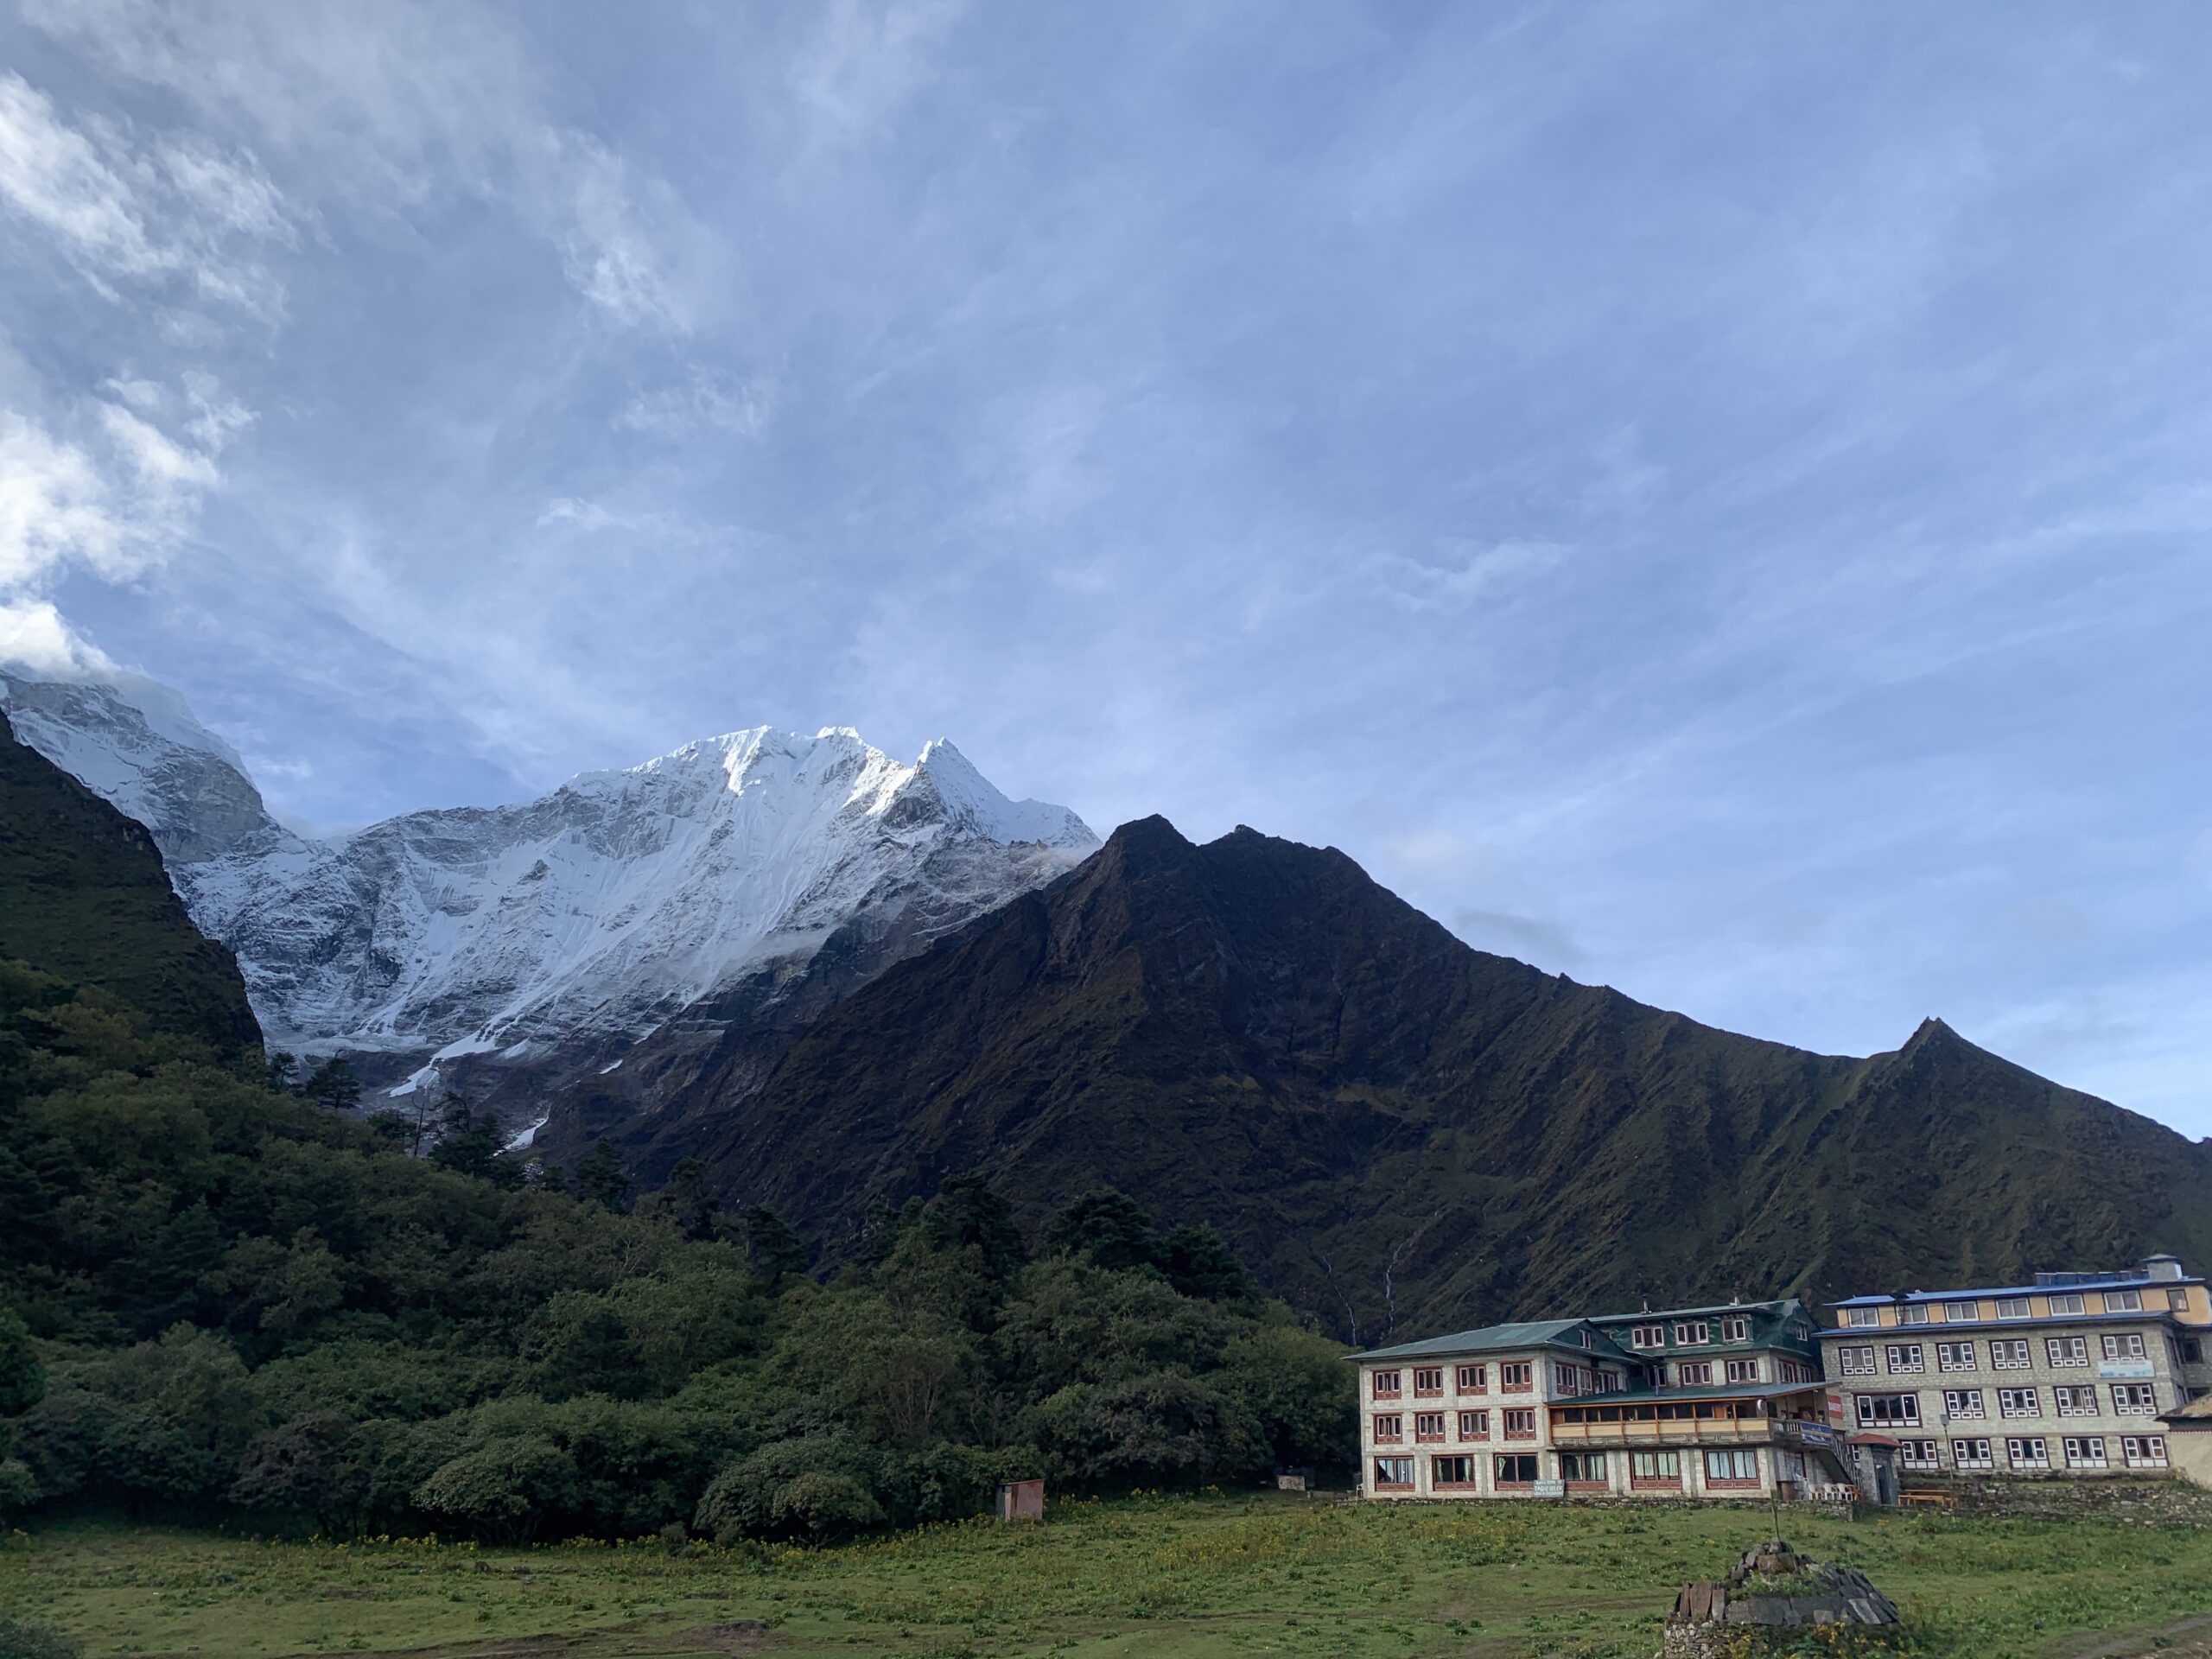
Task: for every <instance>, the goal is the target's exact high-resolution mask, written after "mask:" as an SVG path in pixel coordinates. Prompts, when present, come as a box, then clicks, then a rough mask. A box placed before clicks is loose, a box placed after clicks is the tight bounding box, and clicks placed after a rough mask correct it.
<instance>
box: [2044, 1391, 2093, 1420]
mask: <svg viewBox="0 0 2212 1659" xmlns="http://www.w3.org/2000/svg"><path fill="white" fill-rule="evenodd" d="M2050 1393H2051V1397H2052V1398H2053V1399H2054V1400H2056V1402H2058V1414H2059V1415H2060V1416H2062V1417H2094V1416H2095V1415H2096V1414H2097V1391H2096V1390H2095V1389H2093V1388H2091V1387H2090V1386H2089V1385H2088V1383H2082V1385H2081V1386H2080V1387H2078V1388H2069V1387H2068V1386H2067V1385H2066V1384H2065V1383H2060V1384H2059V1385H2058V1386H2057V1387H2056V1388H2055V1389H2052V1390H2051V1391H2050Z"/></svg>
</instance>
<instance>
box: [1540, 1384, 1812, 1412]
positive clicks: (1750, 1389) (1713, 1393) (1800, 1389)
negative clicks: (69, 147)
mask: <svg viewBox="0 0 2212 1659" xmlns="http://www.w3.org/2000/svg"><path fill="white" fill-rule="evenodd" d="M1826 1387H1827V1383H1709V1384H1703V1385H1700V1386H1699V1387H1697V1388H1694V1389H1615V1390H1614V1391H1613V1392H1612V1393H1611V1394H1582V1395H1575V1397H1574V1398H1573V1399H1572V1400H1548V1401H1546V1402H1544V1403H1545V1404H1546V1405H1547V1406H1549V1407H1550V1408H1552V1409H1554V1410H1557V1409H1558V1408H1560V1407H1561V1406H1654V1405H1661V1406H1663V1405H1677V1404H1680V1403H1681V1402H1686V1401H1687V1402H1698V1401H1703V1400H1753V1399H1764V1400H1771V1399H1773V1398H1774V1397H1775V1396H1777V1395H1784V1394H1813V1393H1816V1392H1818V1391H1819V1390H1821V1389H1825V1388H1826Z"/></svg>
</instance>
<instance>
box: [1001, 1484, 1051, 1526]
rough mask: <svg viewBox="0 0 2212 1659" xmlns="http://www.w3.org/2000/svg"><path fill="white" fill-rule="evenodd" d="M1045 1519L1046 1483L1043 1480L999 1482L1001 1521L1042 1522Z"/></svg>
mask: <svg viewBox="0 0 2212 1659" xmlns="http://www.w3.org/2000/svg"><path fill="white" fill-rule="evenodd" d="M1044 1518H1045V1483H1044V1482H1043V1481H1041V1480H1002V1481H1001V1482H999V1519H1000V1520H1001V1521H1042V1520H1043V1519H1044Z"/></svg>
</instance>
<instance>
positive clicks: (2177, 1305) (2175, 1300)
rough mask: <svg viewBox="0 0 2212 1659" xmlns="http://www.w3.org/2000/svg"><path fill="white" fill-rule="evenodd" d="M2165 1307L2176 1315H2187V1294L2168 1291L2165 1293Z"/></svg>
mask: <svg viewBox="0 0 2212 1659" xmlns="http://www.w3.org/2000/svg"><path fill="white" fill-rule="evenodd" d="M2166 1306H2168V1307H2169V1308H2171V1310H2172V1311H2173V1312H2175V1313H2188V1312H2189V1293H2188V1292H2187V1291H2185V1290H2170V1291H2168V1292H2167V1293H2166Z"/></svg>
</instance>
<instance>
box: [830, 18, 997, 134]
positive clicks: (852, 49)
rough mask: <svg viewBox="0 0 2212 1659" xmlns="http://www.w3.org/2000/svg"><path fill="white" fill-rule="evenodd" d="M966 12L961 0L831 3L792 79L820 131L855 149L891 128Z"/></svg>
mask: <svg viewBox="0 0 2212 1659" xmlns="http://www.w3.org/2000/svg"><path fill="white" fill-rule="evenodd" d="M965 10H967V7H966V5H965V3H964V0H835V3H833V4H831V5H830V6H829V7H828V8H827V10H826V11H825V12H824V13H823V18H822V26H821V29H820V31H819V32H818V33H817V35H816V36H815V38H814V41H813V43H812V45H811V47H810V48H809V49H808V51H807V52H806V53H805V54H804V55H803V56H802V57H801V58H800V59H799V60H798V64H797V65H796V66H795V67H794V68H793V70H792V72H791V90H792V91H793V92H795V93H797V95H798V99H799V101H800V103H801V104H802V105H804V107H805V108H806V109H807V110H808V111H810V112H811V114H812V115H813V117H814V120H815V128H816V130H817V133H819V134H820V136H821V137H823V138H825V139H827V140H828V141H829V142H831V143H857V142H859V141H861V140H862V139H865V138H867V137H870V136H871V135H873V134H874V132H875V131H877V130H879V129H880V127H882V126H883V125H884V124H887V122H889V121H890V120H891V119H892V118H893V117H895V116H896V115H897V114H898V112H899V110H900V109H902V108H903V107H904V106H905V105H906V101H907V99H910V98H911V97H912V95H913V92H914V89H915V87H916V86H918V84H919V83H920V82H921V80H922V79H923V78H924V75H925V73H926V71H927V68H928V61H929V57H930V54H931V48H933V47H934V46H935V45H936V43H937V41H938V38H939V37H940V36H942V35H944V34H945V33H946V31H947V30H949V29H950V28H951V27H952V25H953V24H954V23H955V22H957V21H958V20H959V18H960V16H961V14H962V13H963V12H964V11H965Z"/></svg>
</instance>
